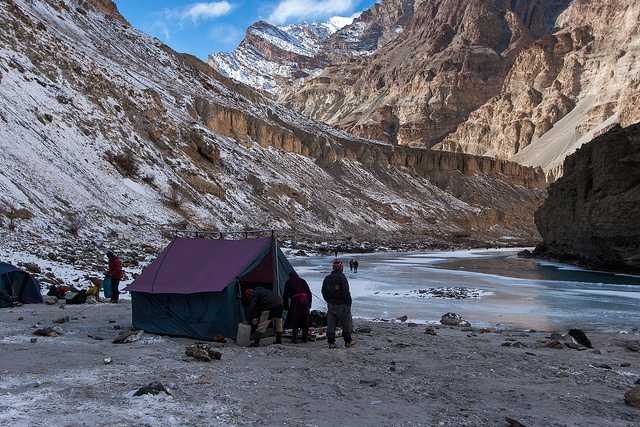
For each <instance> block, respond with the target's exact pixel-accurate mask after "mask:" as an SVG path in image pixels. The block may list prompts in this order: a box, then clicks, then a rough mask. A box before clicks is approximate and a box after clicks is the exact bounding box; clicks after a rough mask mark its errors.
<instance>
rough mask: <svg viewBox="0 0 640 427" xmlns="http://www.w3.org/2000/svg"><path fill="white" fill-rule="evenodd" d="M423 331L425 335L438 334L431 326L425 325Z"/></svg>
mask: <svg viewBox="0 0 640 427" xmlns="http://www.w3.org/2000/svg"><path fill="white" fill-rule="evenodd" d="M424 333H425V334H427V335H433V336H436V335H438V333H437V332H436V330H435V329H434V327H433V326H427V327H426V328H425V330H424Z"/></svg>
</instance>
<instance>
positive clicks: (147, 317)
mask: <svg viewBox="0 0 640 427" xmlns="http://www.w3.org/2000/svg"><path fill="white" fill-rule="evenodd" d="M131 304H132V307H133V313H132V320H133V327H134V328H136V329H142V330H145V331H147V332H150V333H154V334H160V335H171V336H182V337H191V338H194V339H198V340H211V339H213V338H215V337H216V336H218V335H223V336H225V337H230V338H235V336H236V332H237V328H238V323H240V321H241V313H240V304H239V303H238V301H237V286H229V287H228V288H227V289H225V290H224V291H222V292H209V293H204V294H191V295H184V294H148V293H144V292H134V293H132V294H131Z"/></svg>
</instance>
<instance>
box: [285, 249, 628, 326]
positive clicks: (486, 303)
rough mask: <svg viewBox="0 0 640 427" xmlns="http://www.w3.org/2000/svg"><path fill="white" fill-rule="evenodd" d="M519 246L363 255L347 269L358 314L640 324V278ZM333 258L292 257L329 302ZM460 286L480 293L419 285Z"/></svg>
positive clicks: (492, 322)
mask: <svg viewBox="0 0 640 427" xmlns="http://www.w3.org/2000/svg"><path fill="white" fill-rule="evenodd" d="M516 253H517V250H515V249H511V250H499V251H497V250H472V251H454V252H428V253H377V254H369V255H358V256H357V257H356V258H357V259H358V260H359V262H360V269H359V271H358V273H350V272H349V271H348V270H349V268H348V265H347V262H346V261H347V260H348V257H347V256H345V257H344V258H343V260H344V261H345V273H346V275H347V277H348V279H349V283H350V285H351V293H352V296H353V300H354V302H353V314H354V316H357V317H362V318H369V319H374V318H384V319H395V318H397V317H400V316H403V315H406V316H408V317H409V319H410V321H411V320H413V321H416V322H434V321H438V320H439V319H440V316H441V315H442V314H444V313H446V312H449V311H453V312H457V313H460V314H462V315H463V316H464V317H465V318H466V319H468V320H469V321H471V323H472V324H473V325H476V326H482V325H487V326H496V325H501V326H504V327H515V328H534V329H538V330H557V329H566V328H568V327H578V328H582V329H586V330H594V329H597V330H605V331H620V330H629V329H631V328H636V327H640V277H634V276H624V275H614V274H609V273H599V272H592V271H587V270H582V269H579V268H577V267H574V266H570V265H565V264H555V263H549V262H546V261H542V260H533V259H520V258H518V257H517V256H516ZM332 259H333V258H332V257H292V258H290V260H291V262H292V264H293V265H294V266H295V268H296V270H297V271H298V273H299V274H300V275H301V276H302V277H303V278H305V279H306V280H307V281H308V282H309V284H310V286H311V288H312V292H313V293H314V294H315V296H314V302H313V306H314V308H317V309H324V308H325V307H324V301H323V300H322V297H321V293H320V289H321V286H322V280H323V278H324V276H325V275H326V274H327V273H328V271H329V270H330V268H331V262H332ZM440 287H462V288H470V289H473V290H477V291H478V294H479V295H480V297H479V298H468V299H464V300H452V299H439V298H421V297H420V296H419V295H418V294H416V293H414V292H412V291H415V290H418V289H426V288H440Z"/></svg>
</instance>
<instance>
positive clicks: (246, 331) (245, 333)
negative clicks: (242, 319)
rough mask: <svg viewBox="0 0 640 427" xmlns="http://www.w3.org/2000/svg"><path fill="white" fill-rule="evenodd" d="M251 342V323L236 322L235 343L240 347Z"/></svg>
mask: <svg viewBox="0 0 640 427" xmlns="http://www.w3.org/2000/svg"><path fill="white" fill-rule="evenodd" d="M250 343H251V325H247V324H246V323H239V324H238V335H237V336H236V344H238V345H239V346H240V347H247V346H248V345H249V344H250Z"/></svg>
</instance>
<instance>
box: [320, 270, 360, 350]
mask: <svg viewBox="0 0 640 427" xmlns="http://www.w3.org/2000/svg"><path fill="white" fill-rule="evenodd" d="M342 269H343V265H342V261H340V260H335V261H333V271H332V272H331V274H329V275H328V276H327V277H325V278H324V281H323V282H322V296H323V297H324V300H325V301H326V302H327V307H328V310H327V341H328V342H329V348H336V326H338V324H340V325H341V326H342V337H343V338H344V345H345V347H347V348H348V347H351V328H352V325H353V320H352V318H351V292H350V291H349V282H348V281H347V278H346V277H345V275H344V273H343V272H342Z"/></svg>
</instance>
